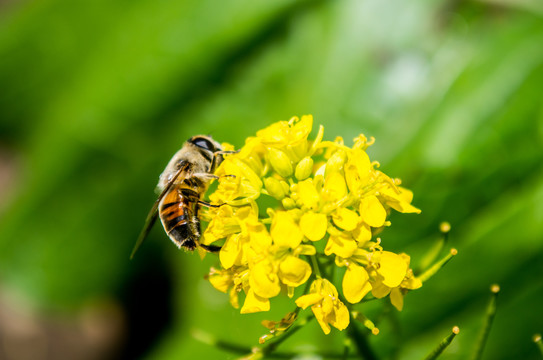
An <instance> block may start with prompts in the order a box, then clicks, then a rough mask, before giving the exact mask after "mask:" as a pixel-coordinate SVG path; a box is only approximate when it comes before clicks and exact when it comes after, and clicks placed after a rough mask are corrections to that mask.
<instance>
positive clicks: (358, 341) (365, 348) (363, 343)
mask: <svg viewBox="0 0 543 360" xmlns="http://www.w3.org/2000/svg"><path fill="white" fill-rule="evenodd" d="M347 333H348V335H349V337H350V338H351V340H352V341H353V343H354V345H355V346H356V349H357V350H358V354H359V355H360V357H361V358H362V359H365V360H377V356H376V355H375V353H374V352H373V350H372V349H371V347H370V344H369V343H368V339H367V337H366V334H364V333H362V332H361V331H360V329H358V327H357V324H356V323H354V322H352V323H351V324H350V325H349V327H347Z"/></svg>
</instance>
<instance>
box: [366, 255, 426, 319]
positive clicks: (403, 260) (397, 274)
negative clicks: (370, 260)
mask: <svg viewBox="0 0 543 360" xmlns="http://www.w3.org/2000/svg"><path fill="white" fill-rule="evenodd" d="M409 263H410V257H409V255H407V254H399V255H397V254H394V253H391V252H388V251H383V252H382V254H381V256H380V259H379V265H378V266H377V270H376V274H375V276H374V277H373V279H371V280H370V282H371V284H372V294H373V296H375V297H376V298H383V297H385V296H386V295H389V294H390V301H391V303H392V305H394V307H396V309H398V310H400V311H401V310H402V309H403V297H404V295H405V294H406V293H407V290H414V289H418V288H420V287H421V286H422V282H421V281H420V280H419V279H417V278H416V277H415V276H414V275H413V270H411V269H410V268H409Z"/></svg>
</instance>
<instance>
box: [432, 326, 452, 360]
mask: <svg viewBox="0 0 543 360" xmlns="http://www.w3.org/2000/svg"><path fill="white" fill-rule="evenodd" d="M459 332H460V329H459V328H458V326H455V327H453V329H452V332H451V333H450V334H449V336H447V337H446V338H445V339H443V340H441V342H440V343H439V345H438V346H437V347H436V348H435V349H434V350H433V351H432V352H431V353H430V355H428V356H427V357H426V359H425V360H434V359H437V357H438V356H439V355H441V353H442V352H443V350H445V349H446V348H447V346H449V344H450V343H451V342H452V340H453V339H454V337H455V336H456V335H458V333H459Z"/></svg>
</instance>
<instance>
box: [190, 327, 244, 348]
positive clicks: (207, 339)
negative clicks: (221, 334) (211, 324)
mask: <svg viewBox="0 0 543 360" xmlns="http://www.w3.org/2000/svg"><path fill="white" fill-rule="evenodd" d="M192 336H193V337H194V338H195V339H196V340H198V341H200V342H202V343H204V344H207V345H210V346H214V347H216V348H219V349H222V350H226V351H228V352H231V353H235V354H247V353H249V352H251V348H250V347H249V346H243V345H239V344H234V343H230V342H227V341H224V340H220V339H217V338H215V337H214V336H213V335H211V334H209V333H206V332H204V331H202V330H200V329H194V330H193V331H192Z"/></svg>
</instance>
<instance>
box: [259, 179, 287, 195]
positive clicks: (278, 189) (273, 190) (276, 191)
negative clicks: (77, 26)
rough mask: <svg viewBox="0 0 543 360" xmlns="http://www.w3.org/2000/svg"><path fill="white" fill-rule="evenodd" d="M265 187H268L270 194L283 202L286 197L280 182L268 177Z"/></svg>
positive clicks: (265, 180)
mask: <svg viewBox="0 0 543 360" xmlns="http://www.w3.org/2000/svg"><path fill="white" fill-rule="evenodd" d="M264 186H265V187H266V190H267V191H268V193H269V194H270V195H271V196H273V197H274V198H276V199H277V200H281V199H282V198H284V197H285V195H286V194H285V191H284V189H283V186H282V185H281V183H280V182H279V180H277V179H275V178H272V177H268V178H266V179H264Z"/></svg>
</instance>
